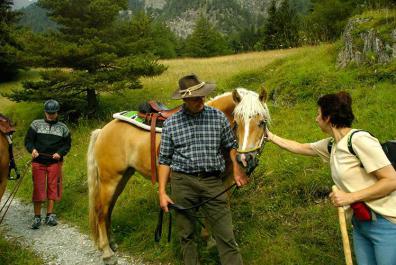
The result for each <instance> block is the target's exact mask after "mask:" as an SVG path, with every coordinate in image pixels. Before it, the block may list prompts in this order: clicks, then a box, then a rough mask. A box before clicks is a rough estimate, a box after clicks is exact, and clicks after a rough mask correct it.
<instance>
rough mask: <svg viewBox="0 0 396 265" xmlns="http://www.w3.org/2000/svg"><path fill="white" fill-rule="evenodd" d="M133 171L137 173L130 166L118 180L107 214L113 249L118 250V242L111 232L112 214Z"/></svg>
mask: <svg viewBox="0 0 396 265" xmlns="http://www.w3.org/2000/svg"><path fill="white" fill-rule="evenodd" d="M133 173H135V169H133V168H131V167H130V168H128V169H127V170H126V171H125V173H124V174H123V176H122V179H121V181H120V182H118V185H117V188H116V191H115V192H114V195H113V198H112V200H111V203H110V207H109V214H108V215H107V222H106V224H107V234H108V236H109V240H110V248H111V249H112V250H113V251H116V249H117V244H116V242H115V240H114V238H113V236H112V232H111V215H112V213H113V209H114V206H115V204H116V202H117V199H118V196H120V194H121V193H122V191H123V190H124V188H125V185H126V184H127V183H128V180H129V179H130V177H131V176H132V175H133Z"/></svg>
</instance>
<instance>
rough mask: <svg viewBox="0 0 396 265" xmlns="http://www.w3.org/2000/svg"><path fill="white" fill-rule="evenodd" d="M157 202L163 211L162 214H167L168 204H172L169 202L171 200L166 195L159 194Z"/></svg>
mask: <svg viewBox="0 0 396 265" xmlns="http://www.w3.org/2000/svg"><path fill="white" fill-rule="evenodd" d="M159 201H160V207H161V209H162V210H164V212H166V213H167V212H169V209H168V204H169V203H171V204H173V201H172V200H171V198H169V196H168V194H166V193H164V194H160V196H159Z"/></svg>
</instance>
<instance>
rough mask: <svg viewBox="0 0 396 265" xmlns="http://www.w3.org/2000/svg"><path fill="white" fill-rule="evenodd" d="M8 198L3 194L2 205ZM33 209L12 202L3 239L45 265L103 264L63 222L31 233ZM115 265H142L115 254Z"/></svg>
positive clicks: (88, 242)
mask: <svg viewBox="0 0 396 265" xmlns="http://www.w3.org/2000/svg"><path fill="white" fill-rule="evenodd" d="M7 197H8V194H4V197H3V199H4V200H3V201H5V199H6V198H7ZM31 217H32V206H31V205H26V204H23V203H20V202H19V201H17V200H16V199H15V200H14V201H13V203H12V205H11V207H10V209H9V211H8V213H7V215H6V217H5V219H4V221H3V224H2V225H1V226H0V230H1V231H2V232H3V234H4V235H5V236H6V239H16V240H17V241H19V242H20V243H21V244H23V245H25V246H28V247H30V248H32V249H33V250H34V251H35V252H37V253H38V255H40V256H41V257H42V259H43V260H44V261H45V262H46V263H45V264H47V265H91V264H92V265H98V264H103V262H102V259H101V254H100V252H99V251H98V250H96V248H95V247H94V245H93V242H92V241H91V240H90V239H89V237H88V236H87V235H85V234H81V233H80V232H79V231H78V230H77V229H76V228H74V227H72V226H71V225H68V224H65V223H63V222H62V221H60V222H59V224H58V225H57V226H54V227H49V226H47V225H45V224H43V225H42V226H41V227H40V229H38V230H32V229H30V223H31V221H32V220H31V219H32V218H31ZM118 264H121V265H122V264H130V265H144V263H142V262H141V261H140V260H136V259H134V258H132V257H129V256H126V255H121V256H120V253H118Z"/></svg>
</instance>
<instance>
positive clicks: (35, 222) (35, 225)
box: [31, 216, 41, 229]
mask: <svg viewBox="0 0 396 265" xmlns="http://www.w3.org/2000/svg"><path fill="white" fill-rule="evenodd" d="M40 225H41V217H39V216H35V217H34V218H33V223H32V226H31V228H32V229H39V227H40Z"/></svg>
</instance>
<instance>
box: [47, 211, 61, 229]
mask: <svg viewBox="0 0 396 265" xmlns="http://www.w3.org/2000/svg"><path fill="white" fill-rule="evenodd" d="M45 223H46V224H47V225H49V226H56V225H57V224H58V221H57V220H56V215H55V214H53V213H51V214H49V215H47V217H45Z"/></svg>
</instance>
